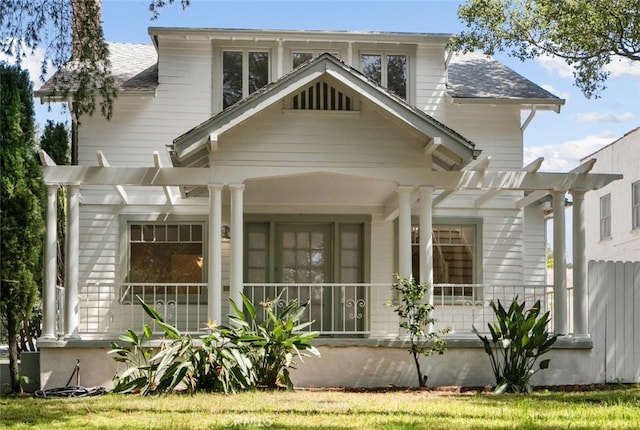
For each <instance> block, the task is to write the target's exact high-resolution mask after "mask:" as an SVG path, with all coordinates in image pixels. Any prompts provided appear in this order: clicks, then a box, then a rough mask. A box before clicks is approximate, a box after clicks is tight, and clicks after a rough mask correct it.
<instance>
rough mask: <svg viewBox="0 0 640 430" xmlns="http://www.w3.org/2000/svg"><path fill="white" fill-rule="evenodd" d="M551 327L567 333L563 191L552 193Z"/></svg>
mask: <svg viewBox="0 0 640 430" xmlns="http://www.w3.org/2000/svg"><path fill="white" fill-rule="evenodd" d="M552 194H553V327H554V332H555V333H558V334H566V333H567V261H566V256H565V254H566V252H565V248H566V245H565V241H566V231H565V216H564V215H565V214H564V211H565V202H564V194H565V193H564V192H563V191H554V192H553V193H552Z"/></svg>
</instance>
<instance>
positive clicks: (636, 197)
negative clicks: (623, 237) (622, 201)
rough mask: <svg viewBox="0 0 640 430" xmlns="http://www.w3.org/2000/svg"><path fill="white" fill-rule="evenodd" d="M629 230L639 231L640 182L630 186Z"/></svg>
mask: <svg viewBox="0 0 640 430" xmlns="http://www.w3.org/2000/svg"><path fill="white" fill-rule="evenodd" d="M631 228H632V229H633V230H638V229H640V181H638V182H634V183H633V184H631Z"/></svg>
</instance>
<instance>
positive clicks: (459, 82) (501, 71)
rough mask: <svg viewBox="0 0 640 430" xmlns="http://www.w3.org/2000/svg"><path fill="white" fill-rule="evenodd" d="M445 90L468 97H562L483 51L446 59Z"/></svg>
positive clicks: (558, 99) (557, 99)
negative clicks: (447, 75) (446, 80)
mask: <svg viewBox="0 0 640 430" xmlns="http://www.w3.org/2000/svg"><path fill="white" fill-rule="evenodd" d="M447 92H448V93H449V95H450V96H451V97H454V98H468V99H506V100H509V99H514V100H517V99H548V100H547V101H548V102H549V103H559V104H562V103H563V100H562V99H560V98H558V97H556V96H555V95H553V94H552V93H550V92H549V91H547V90H545V89H544V88H542V87H540V86H538V85H536V84H535V83H533V82H531V81H530V80H528V79H527V78H525V77H523V76H522V75H520V74H518V73H516V72H514V71H513V70H511V69H510V68H508V67H507V66H505V65H504V64H502V63H500V62H498V61H496V60H494V59H493V58H490V57H487V56H485V55H482V54H474V53H471V54H464V55H454V56H453V57H452V58H451V62H450V63H449V80H448V83H447Z"/></svg>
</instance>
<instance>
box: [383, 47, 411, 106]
mask: <svg viewBox="0 0 640 430" xmlns="http://www.w3.org/2000/svg"><path fill="white" fill-rule="evenodd" d="M387 88H388V89H389V90H390V91H392V92H394V93H395V94H397V95H399V96H400V97H402V98H407V56H406V55H387Z"/></svg>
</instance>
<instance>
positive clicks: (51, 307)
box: [40, 185, 58, 340]
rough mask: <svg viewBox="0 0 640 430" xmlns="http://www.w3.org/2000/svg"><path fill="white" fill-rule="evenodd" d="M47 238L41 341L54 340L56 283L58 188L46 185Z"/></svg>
mask: <svg viewBox="0 0 640 430" xmlns="http://www.w3.org/2000/svg"><path fill="white" fill-rule="evenodd" d="M46 216H47V218H46V228H47V236H46V241H45V245H44V291H43V294H42V336H41V337H40V338H41V339H43V340H53V339H56V337H57V336H56V283H57V281H58V270H57V263H58V220H57V218H58V187H57V186H56V185H47V210H46Z"/></svg>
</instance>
